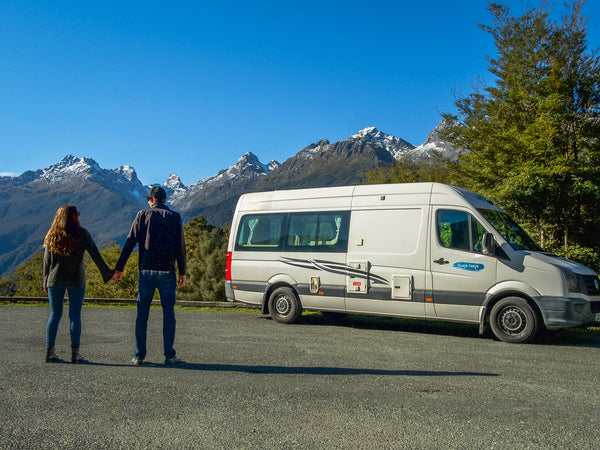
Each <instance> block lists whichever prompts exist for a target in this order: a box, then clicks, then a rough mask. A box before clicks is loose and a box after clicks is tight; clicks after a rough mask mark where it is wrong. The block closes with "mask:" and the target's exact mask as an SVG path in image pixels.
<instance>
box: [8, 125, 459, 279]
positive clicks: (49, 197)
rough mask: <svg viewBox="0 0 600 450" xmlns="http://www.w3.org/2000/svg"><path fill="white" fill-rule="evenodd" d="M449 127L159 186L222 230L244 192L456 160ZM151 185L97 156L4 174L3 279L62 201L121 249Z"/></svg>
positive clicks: (253, 159)
mask: <svg viewBox="0 0 600 450" xmlns="http://www.w3.org/2000/svg"><path fill="white" fill-rule="evenodd" d="M444 126H445V124H444V121H441V122H440V123H439V124H438V126H436V128H435V129H434V130H433V131H432V132H431V133H429V135H428V137H427V139H426V140H425V142H424V143H423V144H422V145H420V146H414V145H412V144H410V143H408V142H407V141H405V140H403V139H401V138H398V137H395V136H391V135H388V134H385V133H383V132H381V131H379V130H377V128H375V127H373V126H369V127H366V128H363V129H362V130H360V131H358V132H357V133H355V134H354V135H352V136H350V137H349V138H348V139H347V140H343V141H337V142H334V143H330V142H329V141H328V140H327V139H321V140H319V141H317V142H315V143H313V144H310V145H308V146H306V147H304V148H303V149H301V150H300V151H299V152H298V153H297V154H296V155H294V156H292V157H290V158H288V159H286V160H285V161H284V162H283V163H279V162H277V161H275V160H271V161H270V162H269V163H262V162H261V161H260V160H259V159H258V157H257V156H256V155H254V154H253V153H252V152H246V153H244V154H243V155H242V157H240V158H239V159H238V160H237V161H236V162H235V164H233V165H232V166H229V167H227V168H225V169H223V170H220V171H219V172H218V173H217V174H215V175H213V176H209V177H206V178H204V179H202V180H199V181H197V182H195V183H193V184H191V185H188V186H186V185H184V184H183V183H182V182H181V179H180V178H179V176H178V175H177V174H176V173H171V174H170V175H169V176H168V177H167V179H166V181H165V182H164V183H163V184H162V186H163V187H164V188H165V190H166V191H167V198H168V203H169V204H170V205H171V206H172V207H173V209H175V210H177V211H179V212H180V213H181V214H182V217H183V219H184V221H185V222H187V221H188V220H190V219H192V218H193V217H196V216H198V215H204V216H205V218H206V220H207V221H208V222H209V223H211V224H213V225H216V226H225V225H227V224H228V223H229V222H230V221H231V217H232V215H233V210H234V208H235V204H236V202H237V199H238V198H239V196H240V195H242V194H243V193H246V192H257V191H264V190H273V189H292V188H307V187H325V186H336V185H337V186H339V185H346V184H359V183H360V182H361V181H362V179H363V178H364V176H365V174H366V172H368V171H369V170H373V169H375V168H377V167H380V166H383V165H389V164H393V163H394V162H396V161H401V160H403V159H404V158H412V159H415V158H417V159H422V158H430V157H432V155H433V153H434V152H436V153H437V152H439V153H442V154H444V155H445V156H447V157H455V156H456V155H457V154H459V153H460V151H457V150H455V149H454V148H453V147H452V146H451V145H450V144H448V143H446V142H444V141H442V140H441V138H440V132H441V130H442V129H443V127H444ZM155 185H156V184H155ZM149 188H150V185H146V186H145V185H143V184H142V182H141V181H140V180H139V179H138V177H137V173H136V171H135V169H134V168H133V167H132V166H129V165H122V166H119V167H117V168H114V169H103V168H101V167H100V166H99V165H98V163H97V162H96V161H95V160H93V159H92V158H89V157H77V156H73V155H67V156H65V157H64V158H63V159H61V160H60V161H59V162H58V163H56V164H53V165H51V166H49V167H47V168H45V169H37V170H30V171H26V172H24V173H23V174H21V175H19V176H17V177H0V189H2V191H3V192H5V195H3V196H1V197H2V198H0V211H1V214H2V222H3V224H4V225H5V226H4V229H3V230H0V274H5V273H7V272H11V271H14V269H15V268H16V267H17V266H18V265H19V264H20V263H21V262H23V261H24V260H26V259H27V258H28V257H30V256H31V255H32V254H33V253H35V252H36V251H39V250H41V248H42V242H43V238H44V236H45V233H46V232H47V229H48V228H49V226H50V223H51V222H52V219H53V216H54V213H55V212H56V210H57V209H58V207H59V206H61V205H62V204H65V203H71V204H76V205H77V206H78V208H79V210H80V211H81V213H82V216H81V222H82V225H83V226H84V227H86V228H87V229H88V230H89V231H90V232H91V233H92V236H93V237H94V239H95V240H96V243H97V244H98V245H99V246H100V245H102V244H106V243H109V242H112V241H115V242H117V243H118V244H121V243H122V242H123V241H124V238H125V236H126V234H127V232H128V231H129V226H130V225H131V221H132V220H133V218H134V217H135V214H136V212H137V211H138V210H139V209H142V208H144V207H146V198H145V196H146V194H147V192H148V190H149Z"/></svg>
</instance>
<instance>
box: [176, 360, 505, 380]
mask: <svg viewBox="0 0 600 450" xmlns="http://www.w3.org/2000/svg"><path fill="white" fill-rule="evenodd" d="M165 367H166V368H169V369H185V370H201V371H208V372H245V373H256V374H285V375H290V374H299V375H394V376H412V377H455V376H477V377H497V376H499V375H498V374H496V373H480V372H448V371H443V370H442V371H431V370H383V369H354V368H349V367H297V366H291V367H286V366H246V365H237V364H196V363H188V362H181V363H180V364H177V365H173V366H165Z"/></svg>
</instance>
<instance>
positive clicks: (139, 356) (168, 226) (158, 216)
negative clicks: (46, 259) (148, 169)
mask: <svg viewBox="0 0 600 450" xmlns="http://www.w3.org/2000/svg"><path fill="white" fill-rule="evenodd" d="M147 199H148V205H149V206H150V207H149V208H146V209H144V210H142V211H139V212H138V213H137V215H136V216H135V220H134V221H133V224H132V225H131V229H130V230H129V235H128V236H127V240H126V241H125V245H124V246H123V249H122V250H121V257H120V258H119V261H117V265H116V267H115V274H114V276H113V280H114V281H118V280H120V279H121V277H122V274H123V269H124V267H125V263H126V262H127V259H128V258H129V256H130V255H131V252H132V251H133V249H134V248H135V246H136V245H139V265H138V267H139V272H140V274H139V279H138V298H137V318H136V321H135V356H134V357H133V359H132V360H131V362H132V363H133V364H135V365H142V364H143V363H144V358H145V357H146V334H147V330H148V316H149V314H150V305H151V304H152V297H153V296H154V291H155V290H156V289H158V292H159V294H160V304H161V306H162V311H163V343H164V353H165V364H177V363H179V362H181V360H180V359H179V358H178V357H177V356H175V349H174V348H173V344H174V342H175V308H174V307H175V288H176V286H177V287H182V286H183V285H184V284H185V266H186V260H185V241H184V238H183V224H182V221H181V216H180V215H179V213H177V212H175V211H171V209H169V207H168V206H167V205H165V202H166V200H167V193H166V192H165V190H164V189H163V188H161V187H160V186H154V187H152V189H150V193H149V194H148V197H147ZM175 262H177V269H178V270H179V279H176V275H175Z"/></svg>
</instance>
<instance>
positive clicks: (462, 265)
mask: <svg viewBox="0 0 600 450" xmlns="http://www.w3.org/2000/svg"><path fill="white" fill-rule="evenodd" d="M452 267H454V268H456V269H461V270H468V271H470V272H479V271H480V270H483V269H484V268H485V266H484V265H483V264H477V263H469V262H457V263H454V264H452Z"/></svg>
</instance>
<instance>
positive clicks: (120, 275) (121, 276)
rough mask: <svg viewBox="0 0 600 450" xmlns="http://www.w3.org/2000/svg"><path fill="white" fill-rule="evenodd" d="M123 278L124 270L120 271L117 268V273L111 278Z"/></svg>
mask: <svg viewBox="0 0 600 450" xmlns="http://www.w3.org/2000/svg"><path fill="white" fill-rule="evenodd" d="M121 278H123V272H119V271H118V270H115V273H114V275H113V276H112V278H111V279H110V280H111V281H119V280H120V279H121Z"/></svg>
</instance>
